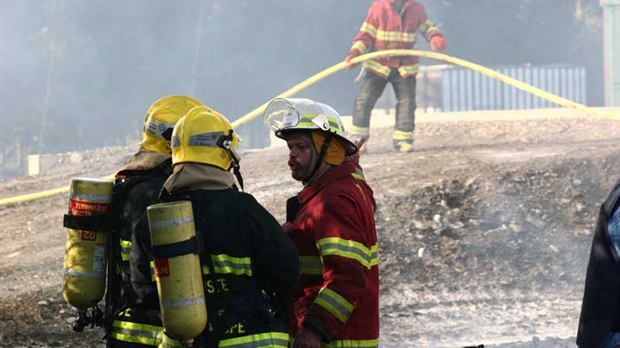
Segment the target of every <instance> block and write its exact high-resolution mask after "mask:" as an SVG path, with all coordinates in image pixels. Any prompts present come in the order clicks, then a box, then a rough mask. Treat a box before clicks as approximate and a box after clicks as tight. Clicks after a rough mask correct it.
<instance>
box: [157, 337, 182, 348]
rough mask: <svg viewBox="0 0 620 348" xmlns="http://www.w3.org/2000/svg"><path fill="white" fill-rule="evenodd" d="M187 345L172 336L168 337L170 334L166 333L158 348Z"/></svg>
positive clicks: (180, 347) (179, 347) (177, 347)
mask: <svg viewBox="0 0 620 348" xmlns="http://www.w3.org/2000/svg"><path fill="white" fill-rule="evenodd" d="M185 347H186V345H183V343H181V341H179V340H175V339H173V338H170V337H168V335H165V334H164V335H163V339H162V341H161V344H160V345H159V346H158V347H157V348H185Z"/></svg>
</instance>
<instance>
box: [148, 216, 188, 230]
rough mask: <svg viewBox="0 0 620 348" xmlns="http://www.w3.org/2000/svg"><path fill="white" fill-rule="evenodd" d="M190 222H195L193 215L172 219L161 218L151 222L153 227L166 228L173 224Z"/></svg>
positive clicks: (178, 224)
mask: <svg viewBox="0 0 620 348" xmlns="http://www.w3.org/2000/svg"><path fill="white" fill-rule="evenodd" d="M190 222H194V217H193V216H186V217H182V218H178V219H170V220H161V221H155V222H152V223H150V225H151V228H166V227H172V226H180V225H184V224H188V223H190Z"/></svg>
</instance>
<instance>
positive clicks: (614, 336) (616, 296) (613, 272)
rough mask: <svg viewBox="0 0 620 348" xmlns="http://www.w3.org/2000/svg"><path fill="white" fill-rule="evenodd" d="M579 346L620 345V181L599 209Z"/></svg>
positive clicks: (600, 346) (580, 320) (605, 347)
mask: <svg viewBox="0 0 620 348" xmlns="http://www.w3.org/2000/svg"><path fill="white" fill-rule="evenodd" d="M577 345H578V346H579V347H580V348H616V347H620V180H618V181H617V182H616V184H615V185H614V188H613V189H612V190H611V192H610V193H609V195H608V197H607V199H606V200H605V202H603V204H602V205H601V208H600V211H599V215H598V221H597V225H596V230H595V231H594V239H593V240H592V250H591V251H590V261H589V263H588V271H587V275H586V285H585V291H584V294H583V303H582V305H581V316H580V318H579V331H578V333H577Z"/></svg>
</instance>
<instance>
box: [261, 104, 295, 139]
mask: <svg viewBox="0 0 620 348" xmlns="http://www.w3.org/2000/svg"><path fill="white" fill-rule="evenodd" d="M299 121H301V115H300V114H299V111H298V110H297V109H296V108H295V105H293V104H292V103H291V102H289V101H288V100H286V99H274V100H273V101H272V102H271V103H269V105H267V108H266V109H265V113H264V114H263V123H265V125H266V126H267V127H269V129H271V130H272V131H273V132H278V131H281V130H282V129H285V128H294V127H296V126H297V125H298V124H299Z"/></svg>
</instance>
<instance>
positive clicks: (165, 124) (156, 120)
mask: <svg viewBox="0 0 620 348" xmlns="http://www.w3.org/2000/svg"><path fill="white" fill-rule="evenodd" d="M196 106H204V105H203V104H202V103H201V102H200V101H198V100H196V99H194V98H192V97H188V96H185V95H169V96H167V97H163V98H161V99H159V100H157V101H156V102H155V103H153V105H151V107H150V108H149V110H148V111H147V112H146V117H145V118H144V125H143V127H142V141H141V142H140V146H141V147H142V148H145V149H147V150H151V151H155V152H159V153H162V154H165V155H170V154H171V153H172V150H171V148H170V137H171V135H172V129H173V128H174V125H175V124H176V123H177V121H178V120H179V119H180V118H181V117H183V116H185V114H186V113H187V112H188V111H189V110H191V109H192V108H194V107H196Z"/></svg>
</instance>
